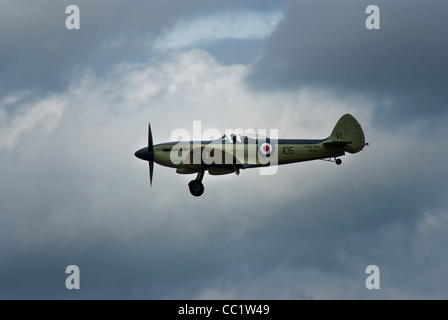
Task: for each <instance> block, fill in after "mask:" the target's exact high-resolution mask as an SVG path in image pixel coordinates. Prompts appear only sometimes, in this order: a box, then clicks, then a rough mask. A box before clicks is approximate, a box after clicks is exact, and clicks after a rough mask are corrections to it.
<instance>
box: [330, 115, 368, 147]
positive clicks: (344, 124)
mask: <svg viewBox="0 0 448 320" xmlns="http://www.w3.org/2000/svg"><path fill="white" fill-rule="evenodd" d="M325 144H344V145H345V150H346V151H347V152H349V153H356V152H359V151H361V150H362V149H363V148H364V146H365V145H366V141H365V138H364V131H362V128H361V125H360V124H359V123H358V121H356V119H355V118H354V117H353V116H352V115H350V114H348V113H347V114H344V115H343V116H342V117H341V118H340V119H339V121H338V122H337V123H336V125H335V127H334V129H333V131H332V132H331V135H330V137H328V139H327V140H326V141H325Z"/></svg>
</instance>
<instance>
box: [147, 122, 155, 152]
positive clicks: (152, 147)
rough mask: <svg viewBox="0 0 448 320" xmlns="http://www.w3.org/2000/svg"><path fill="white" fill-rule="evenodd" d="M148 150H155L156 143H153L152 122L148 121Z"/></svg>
mask: <svg viewBox="0 0 448 320" xmlns="http://www.w3.org/2000/svg"><path fill="white" fill-rule="evenodd" d="M148 151H149V152H152V151H154V145H153V143H152V132H151V123H149V122H148Z"/></svg>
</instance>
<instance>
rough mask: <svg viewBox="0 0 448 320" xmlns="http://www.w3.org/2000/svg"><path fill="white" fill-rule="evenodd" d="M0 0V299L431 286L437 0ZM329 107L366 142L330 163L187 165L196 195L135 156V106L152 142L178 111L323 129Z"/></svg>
mask: <svg viewBox="0 0 448 320" xmlns="http://www.w3.org/2000/svg"><path fill="white" fill-rule="evenodd" d="M70 4H76V5H78V6H79V8H80V12H81V19H80V20H81V21H80V22H81V29H80V30H67V29H66V28H65V19H66V18H67V16H68V15H67V14H65V8H66V6H68V5H70ZM370 4H376V5H378V6H379V8H380V10H381V29H380V30H372V31H369V30H367V29H366V28H365V24H364V23H365V19H366V18H367V14H366V13H365V8H366V7H367V6H368V5H370ZM0 8H1V10H0V43H1V47H0V159H1V160H0V179H1V180H0V181H1V182H0V298H1V299H14V298H18V299H36V298H38V299H80V298H85V299H427V298H435V299H446V297H447V294H448V291H447V287H448V283H447V281H448V280H447V277H446V269H447V267H448V254H447V252H446V250H445V248H444V246H445V243H446V242H447V240H448V236H447V232H446V231H447V225H448V212H447V208H448V203H447V200H446V194H447V191H448V190H447V189H448V188H447V183H446V181H447V173H446V168H445V163H444V162H445V161H444V159H445V158H446V156H447V151H446V150H445V149H446V148H445V145H446V141H447V133H446V121H447V112H446V110H447V108H446V107H447V102H446V101H447V94H446V92H447V90H446V88H447V76H446V74H447V63H446V57H447V56H448V44H447V38H446V35H444V34H445V32H444V30H446V26H445V22H444V19H445V18H444V13H445V12H446V11H447V9H448V4H446V3H445V2H443V1H436V0H431V1H426V2H425V4H421V2H420V1H399V0H395V1H382V0H377V1H373V2H367V1H344V0H338V1H278V2H272V1H243V2H241V1H200V0H197V1H196V0H189V1H174V0H173V1H127V2H125V1H118V0H117V1H94V2H92V1H44V0H39V1H32V2H31V1H8V0H0ZM347 112H348V113H351V114H353V115H354V116H355V117H356V118H357V119H358V121H359V122H360V123H361V125H362V127H363V129H364V132H365V135H366V140H367V141H368V142H369V143H370V146H369V147H367V148H366V150H365V151H363V152H360V153H358V154H356V155H347V156H346V157H343V158H342V160H343V164H342V165H341V166H336V165H334V164H331V163H327V162H323V161H316V162H310V163H300V164H293V165H289V166H282V167H280V168H279V170H278V172H277V174H275V175H272V176H260V175H259V172H258V171H257V170H252V171H251V170H247V171H242V173H241V174H240V176H236V175H226V176H218V177H216V176H209V175H206V176H205V178H204V184H205V193H204V195H203V196H202V197H200V198H194V197H192V196H191V195H190V193H189V191H188V187H187V183H188V181H190V180H191V179H193V178H194V176H192V175H191V176H190V175H186V176H184V175H177V174H176V173H175V171H174V170H171V169H168V168H164V167H160V166H157V165H156V167H155V170H154V181H153V182H154V183H153V187H152V188H151V189H150V188H149V181H148V172H147V171H148V169H147V164H146V163H144V162H143V161H141V160H139V159H137V158H135V157H134V152H135V151H136V150H137V149H138V148H141V147H143V146H145V145H146V143H147V141H146V140H147V131H146V130H147V123H148V121H151V125H152V130H153V136H154V140H155V143H160V142H166V141H169V139H170V134H171V132H172V130H174V129H177V128H184V129H187V130H189V131H191V130H192V125H193V121H195V120H200V121H202V128H203V130H206V129H209V128H216V129H218V130H221V131H223V132H224V130H225V129H231V128H242V129H249V128H253V129H258V128H263V129H264V128H266V129H269V128H276V129H279V134H280V135H283V134H285V137H290V138H325V137H327V136H328V135H329V134H330V132H331V130H332V128H333V126H334V124H335V123H336V121H337V120H338V119H339V117H340V116H342V115H343V114H344V113H347ZM286 128H287V131H286V132H285V130H286ZM71 264H75V265H77V266H78V267H79V268H80V272H81V289H80V290H76V291H75V290H72V291H69V290H67V289H66V288H65V279H66V277H67V275H66V274H65V268H66V267H67V266H68V265H71ZM372 264H374V265H377V266H378V267H379V268H380V272H381V273H380V274H381V289H380V290H367V289H366V287H365V279H366V278H367V276H368V275H367V274H365V269H366V267H367V266H368V265H372Z"/></svg>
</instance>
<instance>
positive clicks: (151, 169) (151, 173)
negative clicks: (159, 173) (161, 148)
mask: <svg viewBox="0 0 448 320" xmlns="http://www.w3.org/2000/svg"><path fill="white" fill-rule="evenodd" d="M153 171H154V160H151V161H149V186H151V187H152V175H153Z"/></svg>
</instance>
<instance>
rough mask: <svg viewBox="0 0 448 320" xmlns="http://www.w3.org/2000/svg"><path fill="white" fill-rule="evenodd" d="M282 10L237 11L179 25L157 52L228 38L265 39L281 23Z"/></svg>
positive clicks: (159, 41) (157, 45)
mask: <svg viewBox="0 0 448 320" xmlns="http://www.w3.org/2000/svg"><path fill="white" fill-rule="evenodd" d="M281 18H282V13H281V11H278V10H276V11H271V12H255V11H237V12H229V13H219V14H214V15H207V16H205V17H199V18H197V19H195V20H192V21H182V22H178V23H177V24H176V25H175V26H174V28H173V30H171V31H170V32H169V33H167V34H165V35H164V36H162V37H159V38H157V39H156V41H155V45H154V47H155V49H162V50H163V49H165V50H166V49H181V48H185V47H192V46H195V45H198V44H201V43H208V42H212V41H218V40H226V39H240V40H241V39H248V40H250V39H263V38H265V37H267V36H269V34H270V33H271V32H272V31H273V30H274V28H275V26H276V25H277V23H278V22H279V21H280V20H281Z"/></svg>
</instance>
